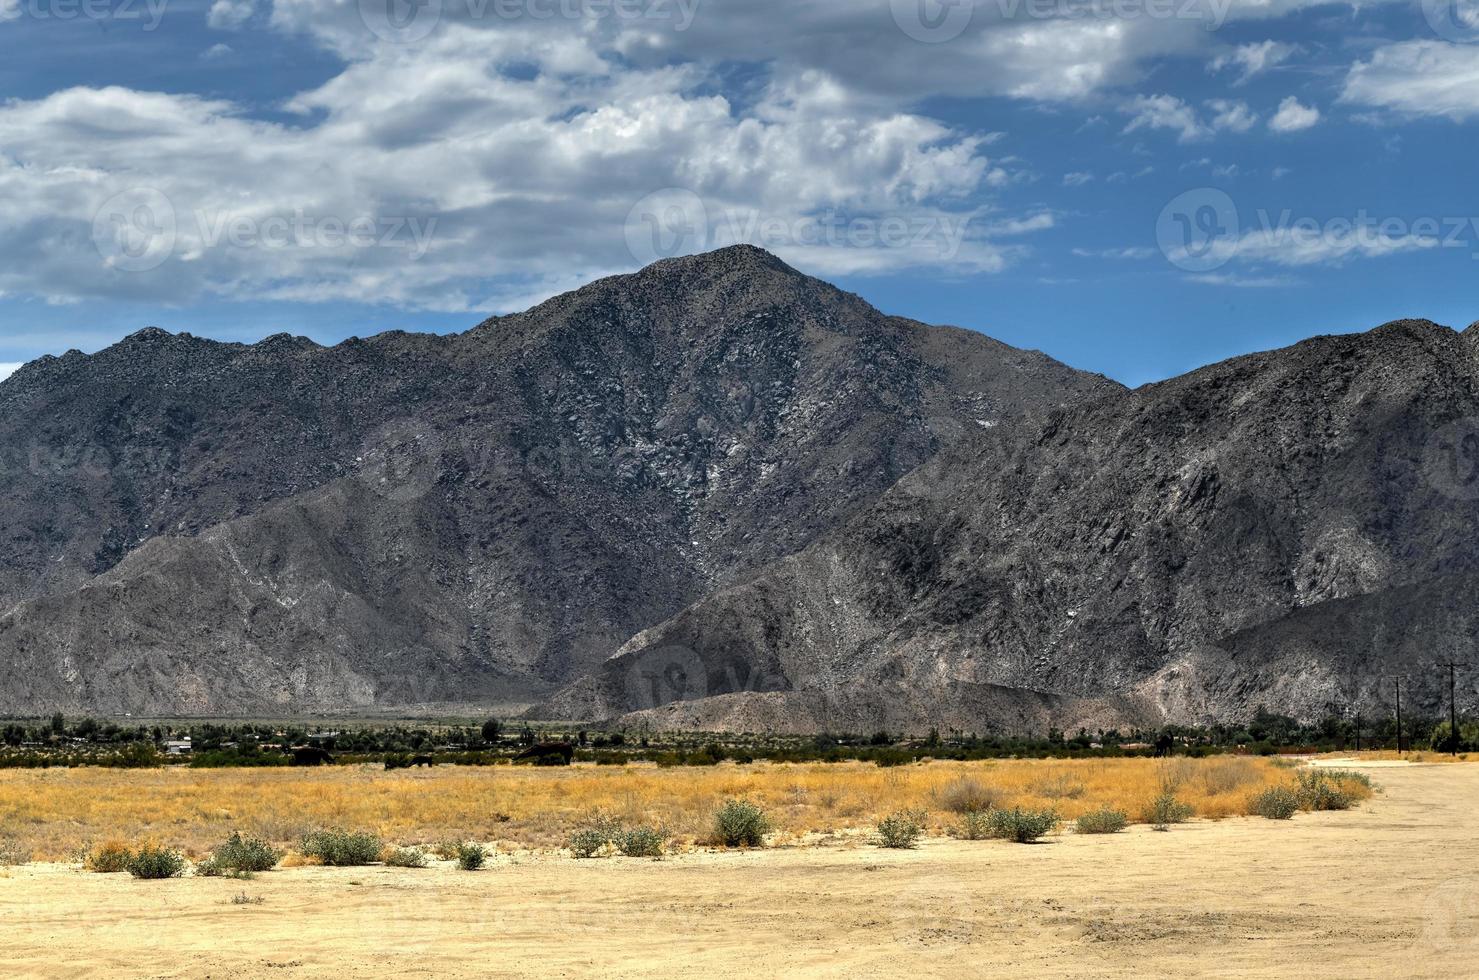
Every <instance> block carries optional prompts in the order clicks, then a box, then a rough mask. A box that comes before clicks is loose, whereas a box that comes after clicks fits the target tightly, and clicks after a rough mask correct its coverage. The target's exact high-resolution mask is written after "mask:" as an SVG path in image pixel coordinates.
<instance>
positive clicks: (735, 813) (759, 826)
mask: <svg viewBox="0 0 1479 980" xmlns="http://www.w3.org/2000/svg"><path fill="white" fill-rule="evenodd" d="M768 833H770V821H769V820H767V819H766V817H765V811H764V810H762V809H760V808H759V807H758V806H756V805H755V804H753V803H751V802H750V801H749V800H725V801H724V805H723V806H721V807H720V808H719V810H718V812H716V813H715V814H714V836H715V837H716V838H717V839H718V841H719V843H721V844H723V845H724V846H725V847H764V846H765V835H766V834H768Z"/></svg>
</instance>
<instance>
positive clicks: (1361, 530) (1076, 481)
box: [535, 321, 1479, 731]
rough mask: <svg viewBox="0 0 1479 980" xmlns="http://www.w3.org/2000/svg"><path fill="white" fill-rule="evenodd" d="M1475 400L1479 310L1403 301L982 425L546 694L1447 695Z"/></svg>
mask: <svg viewBox="0 0 1479 980" xmlns="http://www.w3.org/2000/svg"><path fill="white" fill-rule="evenodd" d="M1476 418H1479V325H1476V326H1475V327H1471V328H1469V329H1468V330H1467V331H1465V332H1463V333H1458V332H1455V331H1453V330H1450V329H1449V328H1447V327H1442V326H1438V325H1436V324H1433V323H1429V322H1427V321H1401V322H1397V323H1391V324H1388V325H1386V326H1383V327H1380V328H1378V329H1376V330H1373V331H1370V332H1367V333H1364V334H1355V335H1345V336H1334V337H1320V338H1316V339H1313V340H1310V341H1307V342H1304V343H1301V344H1298V345H1296V346H1294V347H1292V348H1289V349H1286V350H1279V351H1273V352H1269V353H1262V354H1255V355H1252V356H1247V357H1240V358H1237V359H1234V360H1230V361H1227V362H1224V363H1221V364H1217V365H1213V366H1211V367H1207V368H1204V369H1202V370H1199V371H1195V372H1193V373H1191V374H1188V375H1185V376H1183V377H1179V378H1176V379H1174V380H1171V381H1167V382H1165V383H1161V384H1155V385H1149V386H1146V387H1143V388H1141V389H1138V390H1136V391H1134V392H1130V393H1128V394H1124V395H1117V396H1108V397H1103V398H1097V399H1088V400H1085V401H1082V402H1079V403H1077V404H1075V405H1072V406H1069V407H1066V408H1063V409H1061V410H1056V411H1054V412H1051V413H1049V414H1048V415H1047V416H1046V417H1045V418H1042V419H1040V420H1037V421H1034V422H1032V423H1029V424H1024V425H1019V426H1010V427H1001V428H997V429H992V430H990V431H989V432H988V433H987V434H986V438H985V439H984V440H982V441H979V442H973V443H969V444H964V443H963V444H960V445H957V446H954V447H951V448H950V449H947V450H946V451H944V452H942V453H941V454H939V455H938V456H936V457H935V458H933V459H932V460H930V461H929V462H928V463H926V464H924V465H923V466H922V467H920V468H919V469H918V470H916V471H915V472H913V473H911V474H909V475H908V476H907V477H905V478H904V479H903V480H902V481H901V482H900V483H899V484H898V485H896V486H895V487H893V488H892V489H891V490H890V491H889V492H888V493H886V494H885V495H883V496H882V497H881V498H880V499H879V500H878V501H877V502H875V503H873V504H871V505H870V506H868V507H866V508H864V509H863V510H862V511H861V512H860V513H859V514H858V515H856V516H855V517H854V518H852V519H850V520H848V521H846V522H844V523H843V524H842V525H841V526H840V527H839V528H838V529H837V530H835V531H834V532H832V533H830V534H829V535H827V536H825V537H824V538H822V539H821V540H819V541H818V542H817V543H815V544H813V545H812V546H810V547H808V548H806V549H804V550H803V551H801V552H799V553H797V554H795V555H791V556H787V557H785V558H783V559H781V560H780V561H778V562H777V563H774V564H773V565H771V566H770V567H769V568H767V569H765V570H762V571H761V572H759V573H757V574H755V575H753V576H751V577H750V578H748V579H746V580H744V581H741V582H736V583H734V584H732V585H730V586H728V587H726V588H723V589H721V590H719V591H717V592H715V593H714V594H713V595H710V596H707V597H705V598H704V599H702V600H700V601H699V602H698V603H696V604H694V605H692V606H690V607H689V608H687V609H685V610H683V611H682V612H680V613H678V614H677V615H676V616H674V617H672V618H671V619H669V620H667V621H666V622H664V623H662V624H659V625H657V626H655V627H652V628H650V629H648V630H645V631H644V632H643V633H641V634H640V635H638V636H637V637H635V638H634V639H632V640H631V641H630V642H628V643H627V644H625V646H624V647H623V649H622V650H621V651H619V653H618V655H617V656H616V657H614V658H613V659H611V660H610V661H608V662H607V663H606V664H604V665H603V666H602V668H601V669H600V670H599V671H597V672H596V673H595V674H593V675H592V676H591V677H588V678H584V679H582V680H581V681H579V682H577V683H575V684H573V685H571V686H569V687H567V688H566V689H565V690H564V691H562V692H560V693H559V694H558V695H557V696H555V697H554V698H552V699H551V700H550V701H549V702H547V703H546V704H545V705H543V706H541V707H540V708H539V709H536V711H535V714H547V715H548V714H554V715H562V716H573V717H585V718H611V717H621V718H624V721H625V723H628V724H631V723H651V724H654V725H657V726H664V725H674V726H687V727H693V728H713V727H719V728H725V727H727V728H738V729H746V728H762V727H769V726H780V727H787V726H790V727H802V728H823V727H829V728H832V729H833V730H837V729H839V728H845V729H848V730H855V731H856V730H871V727H872V726H875V725H876V726H877V727H880V728H887V727H898V726H901V725H902V726H915V727H916V730H918V728H917V726H921V725H923V724H929V723H934V724H942V725H951V726H954V727H959V728H964V729H969V730H982V729H986V728H1011V727H1014V726H1017V725H1031V724H1033V723H1034V721H1036V722H1037V723H1039V725H1041V723H1042V721H1043V720H1044V719H1047V718H1052V719H1054V720H1056V721H1058V722H1059V723H1060V724H1063V723H1066V724H1068V725H1072V724H1074V723H1076V722H1085V723H1088V724H1090V725H1092V724H1093V723H1095V722H1104V721H1110V722H1114V723H1123V722H1134V721H1159V720H1161V719H1172V720H1176V721H1182V722H1207V721H1213V720H1226V721H1234V720H1241V719H1244V718H1246V717H1247V715H1249V714H1250V713H1251V712H1252V711H1253V710H1254V708H1255V707H1256V706H1258V705H1265V706H1267V707H1268V708H1270V709H1274V710H1279V711H1285V712H1289V713H1292V714H1294V715H1296V716H1299V717H1301V718H1305V719H1315V718H1319V717H1322V716H1324V715H1326V714H1327V713H1329V712H1332V711H1336V712H1350V713H1354V712H1362V713H1365V714H1366V715H1367V716H1372V715H1377V714H1380V713H1384V712H1389V711H1390V710H1391V695H1392V681H1391V679H1390V678H1391V677H1392V676H1393V675H1396V674H1401V675H1403V676H1404V678H1405V683H1404V696H1405V697H1406V698H1408V701H1407V708H1408V709H1409V710H1423V711H1430V712H1436V711H1437V710H1439V709H1440V708H1441V707H1442V706H1443V705H1444V704H1445V701H1444V699H1445V698H1446V693H1447V691H1446V684H1445V683H1444V682H1445V681H1446V675H1444V674H1443V673H1442V672H1441V671H1439V670H1438V669H1436V668H1435V667H1434V664H1435V662H1437V661H1439V660H1448V659H1457V660H1465V659H1468V660H1475V661H1476V662H1479V657H1475V656H1473V655H1472V654H1473V647H1474V645H1475V643H1476V637H1479V604H1476V602H1475V600H1474V596H1475V587H1476V585H1479V423H1476V422H1475V419H1476ZM1036 692H1053V693H1052V694H1041V693H1036ZM1475 703H1476V697H1475V684H1474V681H1473V680H1472V679H1470V680H1467V681H1466V682H1465V684H1464V685H1463V687H1462V688H1461V690H1460V704H1461V707H1462V706H1463V705H1464V704H1467V705H1468V707H1469V708H1471V709H1472V708H1473V707H1475ZM1039 730H1040V728H1039Z"/></svg>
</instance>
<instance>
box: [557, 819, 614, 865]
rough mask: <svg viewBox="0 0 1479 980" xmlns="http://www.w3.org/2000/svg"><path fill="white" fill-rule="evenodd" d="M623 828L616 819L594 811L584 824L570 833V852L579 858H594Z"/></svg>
mask: <svg viewBox="0 0 1479 980" xmlns="http://www.w3.org/2000/svg"><path fill="white" fill-rule="evenodd" d="M620 833H621V828H620V827H619V826H617V823H616V821H614V820H612V819H611V818H610V817H607V816H605V815H603V814H600V813H593V814H591V816H590V817H589V818H588V819H587V821H586V823H585V825H584V826H582V827H579V828H578V829H576V831H575V833H573V834H571V835H570V840H569V841H568V845H567V846H569V848H570V853H572V854H574V855H575V856H576V857H578V858H593V857H595V856H596V855H597V854H599V853H601V852H602V851H603V850H605V849H606V847H607V845H609V844H611V843H612V841H614V840H615V839H616V837H617V835H618V834H620Z"/></svg>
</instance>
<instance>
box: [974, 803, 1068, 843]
mask: <svg viewBox="0 0 1479 980" xmlns="http://www.w3.org/2000/svg"><path fill="white" fill-rule="evenodd" d="M986 821H987V827H988V829H989V832H990V834H991V836H992V837H995V838H998V839H1000V840H1011V841H1016V842H1017V843H1018V844H1029V843H1031V842H1032V841H1035V840H1037V839H1038V838H1039V837H1041V836H1042V835H1044V834H1046V833H1049V832H1051V831H1052V830H1054V829H1055V828H1056V827H1057V826H1058V814H1057V813H1055V812H1053V811H1052V810H1020V809H1011V810H992V811H991V812H990V813H989V814H987V817H986Z"/></svg>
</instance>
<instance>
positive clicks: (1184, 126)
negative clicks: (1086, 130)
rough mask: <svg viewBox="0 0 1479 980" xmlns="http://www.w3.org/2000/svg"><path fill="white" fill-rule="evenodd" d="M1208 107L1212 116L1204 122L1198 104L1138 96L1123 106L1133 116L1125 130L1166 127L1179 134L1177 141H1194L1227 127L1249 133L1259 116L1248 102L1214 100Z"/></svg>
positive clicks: (1169, 98) (1230, 130)
mask: <svg viewBox="0 0 1479 980" xmlns="http://www.w3.org/2000/svg"><path fill="white" fill-rule="evenodd" d="M1207 108H1208V110H1210V112H1211V118H1210V119H1209V120H1207V121H1205V122H1204V121H1203V120H1202V118H1201V116H1200V114H1199V113H1198V112H1197V110H1196V108H1195V107H1193V106H1191V105H1190V104H1188V103H1186V102H1184V101H1182V100H1181V99H1178V98H1176V97H1175V96H1173V95H1141V96H1136V97H1135V98H1133V99H1131V100H1130V101H1129V102H1128V103H1126V104H1125V106H1124V107H1123V111H1125V112H1127V113H1129V114H1130V116H1131V118H1130V121H1129V123H1128V124H1127V125H1126V126H1125V129H1124V131H1125V132H1126V133H1133V132H1135V131H1137V130H1142V129H1167V130H1170V131H1172V132H1174V133H1176V134H1177V135H1176V138H1177V141H1178V142H1181V143H1192V142H1196V141H1197V140H1204V139H1207V138H1209V137H1210V136H1212V135H1214V134H1215V133H1217V132H1221V131H1224V130H1225V131H1228V132H1233V133H1246V132H1247V131H1248V130H1250V129H1252V128H1253V126H1254V124H1255V123H1257V122H1258V115H1257V114H1256V113H1255V112H1253V110H1251V109H1249V108H1248V104H1247V103H1246V102H1236V101H1232V100H1229V99H1212V100H1210V101H1208V102H1207Z"/></svg>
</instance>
